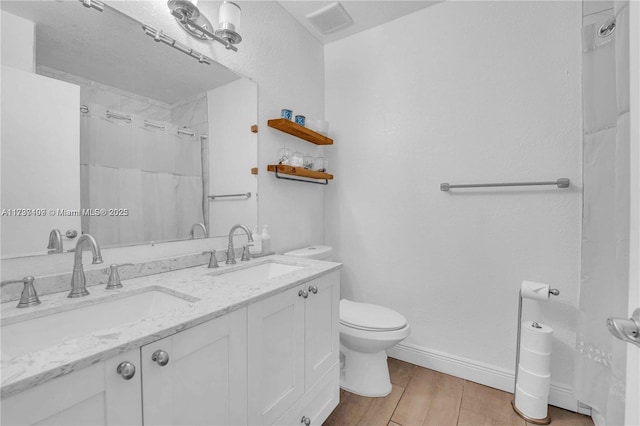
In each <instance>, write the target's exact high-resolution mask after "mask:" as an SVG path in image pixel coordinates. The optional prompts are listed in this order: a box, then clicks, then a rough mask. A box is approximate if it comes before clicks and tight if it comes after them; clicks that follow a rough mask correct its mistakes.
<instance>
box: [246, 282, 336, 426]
mask: <svg viewBox="0 0 640 426" xmlns="http://www.w3.org/2000/svg"><path fill="white" fill-rule="evenodd" d="M339 292H340V288H339V275H338V273H337V272H333V273H330V274H328V275H325V276H323V277H320V278H317V279H315V280H313V281H310V282H307V283H305V284H301V285H299V286H297V287H295V288H293V289H290V290H287V291H285V292H283V293H280V294H277V295H275V296H272V297H270V298H268V299H265V300H262V301H260V302H257V303H255V304H252V305H250V306H249V307H248V330H249V334H248V345H249V346H248V354H249V359H248V375H249V378H248V379H249V419H248V420H249V424H259V425H266V424H274V423H276V424H300V423H301V422H302V423H303V424H304V423H305V421H304V420H303V418H304V419H308V422H309V423H312V424H320V423H322V421H324V420H325V419H326V417H327V416H328V415H329V413H330V412H331V411H332V410H333V409H334V408H335V406H336V405H337V404H338V400H339V369H338V358H339V350H340V348H339V330H338V318H339V315H338V309H339Z"/></svg>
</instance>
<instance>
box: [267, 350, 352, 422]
mask: <svg viewBox="0 0 640 426" xmlns="http://www.w3.org/2000/svg"><path fill="white" fill-rule="evenodd" d="M338 402H340V363H339V362H336V363H334V364H333V366H332V367H331V368H329V371H327V372H326V373H325V374H324V376H322V378H320V380H319V381H318V382H317V383H316V384H315V385H313V387H312V388H311V389H309V391H307V392H306V393H305V394H304V395H303V396H302V397H301V398H300V399H299V400H298V401H297V402H296V403H295V404H294V405H293V406H292V407H291V408H290V409H289V410H288V411H287V412H286V413H284V415H283V416H282V417H280V418H279V419H278V420H277V421H276V422H275V424H277V425H292V426H299V425H302V424H303V420H302V419H303V417H308V418H309V419H311V424H312V425H321V424H322V422H324V421H325V420H326V419H327V417H329V414H331V412H332V411H333V410H334V408H336V407H337V406H338Z"/></svg>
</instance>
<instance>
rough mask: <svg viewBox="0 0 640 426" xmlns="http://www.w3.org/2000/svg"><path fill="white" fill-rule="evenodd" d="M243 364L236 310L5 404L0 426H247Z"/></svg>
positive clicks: (240, 317) (240, 313)
mask: <svg viewBox="0 0 640 426" xmlns="http://www.w3.org/2000/svg"><path fill="white" fill-rule="evenodd" d="M165 361H166V363H165ZM123 362H128V363H130V364H131V365H132V366H133V367H134V368H135V373H134V374H133V376H132V377H130V378H129V379H125V378H123V375H126V373H127V372H128V371H123V370H122V368H121V370H120V371H121V373H122V375H121V374H119V373H118V366H120V365H121V363H123ZM161 364H163V365H161ZM246 365H247V316H246V309H240V310H237V311H234V312H231V313H229V314H227V315H225V316H223V317H220V318H216V319H214V320H211V321H208V322H206V323H204V324H200V325H197V326H195V327H193V328H190V329H187V330H184V331H181V332H179V333H176V334H174V335H171V336H168V337H166V338H164V339H161V340H158V341H155V342H153V343H150V344H147V345H145V346H142V347H141V348H139V349H135V350H132V351H129V352H126V353H124V354H120V355H117V356H115V357H112V358H109V359H107V360H105V361H102V362H99V363H97V364H94V365H92V366H90V367H87V368H82V369H79V370H77V371H75V372H73V373H70V374H67V375H65V376H62V377H59V378H57V379H54V380H51V381H49V382H47V383H44V384H42V385H39V386H36V387H34V388H31V389H28V390H26V391H24V392H21V393H19V394H16V395H13V396H11V397H8V398H5V399H3V400H2V424H6V425H23V424H35V423H37V424H58V425H62V424H63V425H89V424H91V425H142V424H145V425H162V424H189V425H196V424H202V425H218V424H220V425H230V424H246V423H247V406H246V400H247V376H246V374H247V368H246ZM128 367H129V368H130V367H131V366H130V365H129V366H128ZM129 372H130V371H129ZM143 419H144V420H143Z"/></svg>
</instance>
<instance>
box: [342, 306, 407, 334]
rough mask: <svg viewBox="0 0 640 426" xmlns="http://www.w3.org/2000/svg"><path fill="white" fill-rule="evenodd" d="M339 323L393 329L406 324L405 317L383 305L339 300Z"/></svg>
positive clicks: (370, 328) (349, 325)
mask: <svg viewBox="0 0 640 426" xmlns="http://www.w3.org/2000/svg"><path fill="white" fill-rule="evenodd" d="M340 323H342V324H344V325H346V326H348V327H352V328H357V329H360V330H369V331H393V330H400V329H401V328H404V327H405V326H406V325H407V319H406V318H405V317H403V316H402V315H400V314H399V313H397V312H396V311H394V310H393V309H389V308H385V307H384V306H379V305H371V304H369V303H359V302H352V301H350V300H347V299H342V300H340Z"/></svg>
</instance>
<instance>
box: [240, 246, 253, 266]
mask: <svg viewBox="0 0 640 426" xmlns="http://www.w3.org/2000/svg"><path fill="white" fill-rule="evenodd" d="M250 246H253V243H247V244H245V245H243V246H242V258H240V260H243V261H245V262H246V261H247V260H251V257H250V256H249V247H250Z"/></svg>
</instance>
